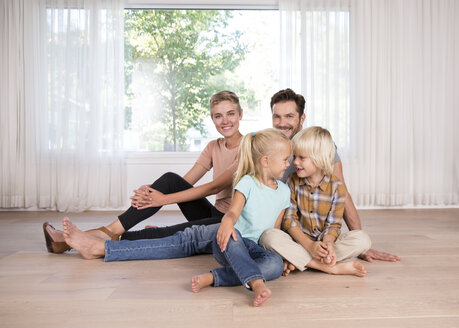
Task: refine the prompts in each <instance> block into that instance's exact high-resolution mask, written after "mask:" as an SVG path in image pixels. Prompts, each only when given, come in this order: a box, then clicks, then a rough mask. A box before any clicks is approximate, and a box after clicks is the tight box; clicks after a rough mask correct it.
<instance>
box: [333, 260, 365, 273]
mask: <svg viewBox="0 0 459 328" xmlns="http://www.w3.org/2000/svg"><path fill="white" fill-rule="evenodd" d="M330 270H331V272H330V273H332V274H350V275H354V276H357V277H365V276H366V274H367V270H365V267H364V266H363V264H362V263H361V262H359V261H352V262H338V263H336V265H335V266H333V267H331V268H330Z"/></svg>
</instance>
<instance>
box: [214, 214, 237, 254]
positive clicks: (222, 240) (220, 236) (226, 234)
mask: <svg viewBox="0 0 459 328" xmlns="http://www.w3.org/2000/svg"><path fill="white" fill-rule="evenodd" d="M231 237H233V239H234V240H235V241H237V235H236V230H235V229H234V226H233V223H232V222H231V219H228V220H222V223H221V224H220V228H218V231H217V243H218V246H220V250H221V251H222V252H224V251H225V250H226V245H228V241H229V239H230V238H231Z"/></svg>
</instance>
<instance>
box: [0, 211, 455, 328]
mask: <svg viewBox="0 0 459 328" xmlns="http://www.w3.org/2000/svg"><path fill="white" fill-rule="evenodd" d="M115 214H116V213H114V212H87V213H80V214H73V215H70V217H71V219H73V221H74V222H76V223H77V224H78V225H79V226H80V227H81V228H83V229H87V228H91V227H96V226H100V225H102V224H107V223H109V222H111V221H112V220H113V218H114V215H115ZM360 215H361V218H362V222H363V223H364V228H365V230H366V231H367V232H368V233H369V234H370V236H371V237H372V240H373V247H374V248H375V249H378V250H384V251H388V252H392V253H395V254H397V255H399V256H400V257H402V261H401V262H398V263H384V262H375V263H368V264H366V268H367V270H368V275H367V277H365V278H357V277H349V276H331V275H327V274H324V273H319V272H313V271H306V272H303V273H300V272H297V273H294V274H291V275H290V276H289V277H287V278H284V277H281V278H280V279H278V280H275V281H271V282H268V286H269V287H270V288H271V290H272V291H273V296H272V297H271V299H270V300H268V301H267V302H266V303H265V304H264V305H263V306H262V307H261V308H254V307H252V306H250V304H251V301H252V294H251V293H250V292H248V291H246V290H244V289H243V288H242V287H231V288H213V287H210V288H207V289H204V290H202V291H201V292H200V293H198V294H193V293H192V292H191V290H190V284H189V280H190V277H191V276H193V275H195V274H199V273H203V272H207V271H208V270H209V269H211V268H212V267H214V266H217V264H216V262H215V261H214V259H213V258H212V256H211V255H201V256H196V257H191V258H186V259H174V260H163V261H129V262H118V263H104V262H103V260H91V261H87V260H83V259H81V258H80V256H79V255H78V254H77V253H68V254H64V255H55V254H49V253H47V251H46V248H45V243H44V238H43V233H42V222H44V221H50V223H51V224H53V225H54V226H55V227H56V228H57V227H58V226H59V227H60V219H61V217H62V215H61V214H59V213H56V212H0V225H1V230H0V327H111V328H113V327H186V328H190V327H277V328H282V327H307V328H309V327H330V326H334V327H340V328H341V327H429V328H431V327H459V209H441V210H440V209H438V210H432V209H424V210H371V211H370V210H366V211H363V210H362V211H360ZM166 222H180V218H179V215H178V214H177V213H172V214H170V213H162V215H161V216H159V217H158V218H155V219H150V220H149V221H148V223H153V224H160V225H161V224H165V223H166Z"/></svg>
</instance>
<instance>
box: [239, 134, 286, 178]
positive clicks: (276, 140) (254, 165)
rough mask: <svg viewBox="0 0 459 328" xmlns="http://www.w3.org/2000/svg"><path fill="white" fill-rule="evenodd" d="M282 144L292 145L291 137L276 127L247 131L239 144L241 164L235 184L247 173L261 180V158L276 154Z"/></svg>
mask: <svg viewBox="0 0 459 328" xmlns="http://www.w3.org/2000/svg"><path fill="white" fill-rule="evenodd" d="M282 144H288V145H289V146H290V147H291V146H292V144H291V141H290V139H289V138H288V137H287V136H286V135H285V134H284V133H282V132H281V131H279V130H276V129H272V128H269V129H265V130H261V131H258V132H250V133H247V134H246V135H245V136H244V137H243V138H242V140H241V144H240V145H239V150H238V160H239V164H238V167H237V170H236V173H235V174H234V180H233V186H236V185H237V183H238V182H239V181H240V180H241V178H242V177H243V176H244V175H246V174H250V175H251V176H254V177H256V178H257V179H258V180H260V177H261V169H260V159H261V158H262V157H263V156H269V155H273V154H275V153H276V152H277V151H278V150H279V148H280V146H281V145H282Z"/></svg>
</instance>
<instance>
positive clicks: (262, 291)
mask: <svg viewBox="0 0 459 328" xmlns="http://www.w3.org/2000/svg"><path fill="white" fill-rule="evenodd" d="M249 286H250V287H251V288H252V290H253V292H254V293H255V298H254V300H253V306H260V305H262V304H263V303H264V302H265V301H266V300H267V299H268V298H269V297H270V296H271V294H272V293H271V290H270V289H269V288H268V287H266V285H265V283H264V282H263V280H262V279H255V280H252V281H250V282H249Z"/></svg>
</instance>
